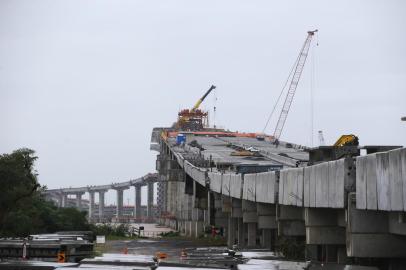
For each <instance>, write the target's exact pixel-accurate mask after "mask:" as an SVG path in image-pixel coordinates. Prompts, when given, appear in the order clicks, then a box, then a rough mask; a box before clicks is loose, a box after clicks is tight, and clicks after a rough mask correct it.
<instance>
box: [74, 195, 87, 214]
mask: <svg viewBox="0 0 406 270" xmlns="http://www.w3.org/2000/svg"><path fill="white" fill-rule="evenodd" d="M83 194H85V193H84V192H77V193H75V196H76V207H77V208H78V209H79V210H81V209H82V195H83Z"/></svg>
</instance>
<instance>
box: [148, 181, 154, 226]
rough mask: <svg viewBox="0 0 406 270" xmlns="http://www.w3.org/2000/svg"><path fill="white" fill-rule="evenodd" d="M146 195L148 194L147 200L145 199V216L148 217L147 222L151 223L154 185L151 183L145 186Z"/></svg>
mask: <svg viewBox="0 0 406 270" xmlns="http://www.w3.org/2000/svg"><path fill="white" fill-rule="evenodd" d="M147 193H148V199H147V216H148V221H149V222H151V221H152V219H153V217H154V213H153V209H152V207H153V205H154V183H153V182H148V184H147Z"/></svg>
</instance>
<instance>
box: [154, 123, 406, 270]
mask: <svg viewBox="0 0 406 270" xmlns="http://www.w3.org/2000/svg"><path fill="white" fill-rule="evenodd" d="M162 131H164V134H165V129H159V128H156V129H154V130H153V133H152V139H151V149H152V150H155V151H158V153H159V155H158V157H157V170H158V173H159V178H160V179H161V181H162V183H163V185H164V190H165V192H164V194H165V198H164V206H163V209H164V210H163V213H164V215H162V216H161V218H160V220H159V221H160V223H161V224H166V225H168V226H170V227H172V228H173V229H176V230H179V231H181V232H182V233H183V234H186V235H189V236H193V237H199V235H201V234H202V232H203V231H204V230H205V229H207V228H208V227H210V226H216V227H218V228H221V229H222V231H223V232H224V235H225V237H227V239H228V245H229V246H230V247H231V246H232V245H234V244H238V245H239V246H240V247H244V248H245V247H252V248H253V247H262V248H270V249H272V250H274V249H275V248H277V246H278V245H280V243H281V239H285V240H286V239H288V241H290V242H291V243H296V242H297V243H300V242H301V241H304V244H305V253H306V256H307V258H308V259H314V260H319V261H320V260H324V261H331V262H348V261H351V260H354V259H355V258H356V259H357V260H361V261H362V260H363V259H365V260H368V259H369V258H378V259H381V260H383V261H385V262H388V261H390V263H392V265H395V264H396V262H394V261H396V260H402V259H404V258H406V216H405V211H406V149H405V148H398V149H393V150H390V151H384V152H379V153H372V154H368V155H364V156H357V157H346V158H342V159H339V160H330V161H326V162H315V163H314V165H312V166H308V160H309V154H308V151H306V150H307V149H306V147H303V146H300V145H295V144H290V143H285V142H281V143H280V144H279V145H278V146H275V145H273V144H272V143H271V142H269V141H259V140H257V139H256V138H248V137H243V138H241V137H214V136H213V137H209V136H200V135H196V134H192V133H187V132H186V133H185V134H186V142H185V143H182V144H180V145H179V144H177V143H176V138H175V137H170V136H167V135H163V136H161V135H160V134H162ZM167 134H169V133H167ZM371 148H373V147H369V148H368V147H366V149H371ZM378 148H379V147H378ZM242 149H245V150H248V151H251V152H256V153H259V154H260V155H252V156H239V155H235V152H236V151H237V150H242ZM381 149H385V147H382V148H381ZM386 149H390V147H386ZM210 161H211V163H210ZM209 164H210V165H209ZM404 263H405V265H406V262H404Z"/></svg>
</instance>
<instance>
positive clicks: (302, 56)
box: [273, 30, 318, 140]
mask: <svg viewBox="0 0 406 270" xmlns="http://www.w3.org/2000/svg"><path fill="white" fill-rule="evenodd" d="M317 31H318V30H314V31H308V32H307V37H306V40H305V42H304V44H303V46H302V49H301V50H300V53H299V57H298V59H297V61H296V66H295V69H294V73H293V76H292V80H291V81H290V84H289V88H288V93H287V95H286V98H285V102H284V103H283V107H282V111H281V114H280V115H279V119H278V123H277V124H276V127H275V132H274V135H273V136H274V140H279V138H280V136H281V134H282V130H283V127H284V125H285V122H286V118H287V117H288V113H289V109H290V105H291V104H292V101H293V97H294V95H295V92H296V88H297V85H298V84H299V80H300V76H301V75H302V71H303V68H304V65H305V63H306V59H307V55H308V52H309V48H310V43H311V41H312V37H313V36H314V33H316V32H317Z"/></svg>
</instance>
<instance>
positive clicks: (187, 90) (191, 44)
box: [0, 0, 406, 196]
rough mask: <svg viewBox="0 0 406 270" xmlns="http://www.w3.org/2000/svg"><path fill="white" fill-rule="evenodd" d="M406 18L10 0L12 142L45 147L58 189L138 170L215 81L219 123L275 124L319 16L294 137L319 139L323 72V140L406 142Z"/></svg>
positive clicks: (376, 9) (7, 89)
mask: <svg viewBox="0 0 406 270" xmlns="http://www.w3.org/2000/svg"><path fill="white" fill-rule="evenodd" d="M405 26H406V2H405V1H279V2H276V1H236V0H233V1H208V0H205V1H113V0H111V1H54V0H52V1H18V0H17V1H11V0H10V1H9V0H0V123H1V132H0V152H1V153H6V152H11V151H12V150H14V149H17V148H21V147H29V148H32V149H34V150H35V151H37V155H38V156H39V160H38V162H37V170H38V173H39V179H40V182H41V183H42V184H45V185H47V186H48V187H49V188H58V187H62V186H83V185H93V184H104V183H111V182H112V181H126V180H128V179H130V178H136V177H138V176H142V175H144V174H146V173H148V172H152V171H153V170H154V167H155V153H153V152H150V150H149V140H150V133H151V129H152V128H153V127H155V126H168V125H170V124H171V123H172V122H173V121H174V120H175V118H176V114H177V111H178V110H179V109H180V108H182V107H190V106H192V105H193V103H194V102H195V101H196V100H197V98H198V97H200V96H201V95H202V94H203V92H204V91H205V90H206V89H208V88H209V86H210V85H211V84H215V85H217V92H216V93H215V94H216V96H217V99H218V100H217V104H216V105H217V115H216V123H217V124H218V125H221V126H224V127H226V128H229V129H231V130H238V131H254V132H258V131H262V129H263V127H264V124H265V121H266V118H267V116H268V114H269V113H270V111H271V109H272V106H273V104H274V102H275V99H276V98H277V96H278V94H279V92H280V90H281V87H282V85H283V83H284V81H285V80H286V77H287V74H288V72H289V70H290V68H291V66H292V64H293V62H294V60H295V58H296V57H297V54H298V52H299V49H300V47H301V45H302V43H303V41H304V39H305V37H306V31H307V30H313V29H315V28H318V29H319V30H320V33H319V35H318V37H317V38H316V40H315V41H316V42H317V41H318V43H319V46H317V47H316V46H312V49H311V51H312V55H313V56H312V57H310V58H309V61H308V63H307V66H306V68H305V71H304V74H303V77H302V80H301V82H300V85H299V87H298V90H297V94H296V96H295V100H294V102H293V105H292V108H291V111H290V114H289V117H288V120H287V124H286V126H285V129H284V132H283V134H282V139H283V140H287V141H291V142H295V143H300V144H305V145H310V144H311V129H310V127H311V124H310V123H311V106H310V100H311V98H310V97H311V94H310V92H311V91H310V88H311V87H310V81H311V77H312V76H314V77H315V86H314V95H313V96H314V131H315V132H314V145H316V144H317V141H318V140H317V130H323V132H324V136H325V139H326V142H327V143H329V144H332V143H333V142H334V141H335V140H336V138H337V137H339V136H340V135H341V134H346V133H354V134H357V135H358V136H359V137H360V142H361V144H363V145H367V144H395V145H406V122H401V121H400V117H401V116H404V115H406V29H405V28H406V27H405ZM313 44H315V43H313ZM313 66H314V73H313V72H311V70H312V68H311V67H313ZM213 105H214V95H213V96H210V97H209V98H208V99H207V102H205V106H204V107H205V108H207V109H210V108H212V107H213ZM275 122H276V119H273V120H272V122H271V127H269V128H268V129H267V133H272V132H273V127H274V125H275ZM127 196H130V194H128V195H127Z"/></svg>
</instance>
